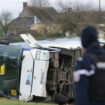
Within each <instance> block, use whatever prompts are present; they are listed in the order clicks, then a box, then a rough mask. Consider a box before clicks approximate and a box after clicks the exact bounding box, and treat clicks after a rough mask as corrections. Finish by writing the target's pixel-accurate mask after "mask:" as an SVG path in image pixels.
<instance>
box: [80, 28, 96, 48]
mask: <svg viewBox="0 0 105 105" xmlns="http://www.w3.org/2000/svg"><path fill="white" fill-rule="evenodd" d="M81 42H82V46H83V47H84V48H86V49H87V48H88V47H89V46H91V45H92V44H93V43H95V42H98V31H97V29H96V28H95V27H94V26H87V27H85V28H84V29H83V30H82V32H81Z"/></svg>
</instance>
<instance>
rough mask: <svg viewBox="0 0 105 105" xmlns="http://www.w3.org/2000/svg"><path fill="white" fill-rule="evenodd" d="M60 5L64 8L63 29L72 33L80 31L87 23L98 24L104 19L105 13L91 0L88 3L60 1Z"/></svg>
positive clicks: (61, 19) (61, 17)
mask: <svg viewBox="0 0 105 105" xmlns="http://www.w3.org/2000/svg"><path fill="white" fill-rule="evenodd" d="M58 4H59V7H60V8H61V10H62V16H60V19H59V23H60V24H61V28H62V31H63V32H64V33H65V32H68V31H69V33H70V34H72V33H77V34H79V33H80V30H81V28H83V27H84V26H85V25H87V24H92V25H93V24H94V25H96V24H98V23H99V20H101V21H104V20H105V19H104V13H103V12H102V11H101V13H103V15H100V13H99V11H98V9H97V7H95V6H94V4H93V3H92V2H91V1H89V2H88V3H86V4H82V3H80V2H76V3H74V5H71V3H67V4H64V3H63V2H61V1H60V2H59V3H58Z"/></svg>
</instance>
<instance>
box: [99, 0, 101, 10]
mask: <svg viewBox="0 0 105 105" xmlns="http://www.w3.org/2000/svg"><path fill="white" fill-rule="evenodd" d="M100 11H101V0H99V12H100Z"/></svg>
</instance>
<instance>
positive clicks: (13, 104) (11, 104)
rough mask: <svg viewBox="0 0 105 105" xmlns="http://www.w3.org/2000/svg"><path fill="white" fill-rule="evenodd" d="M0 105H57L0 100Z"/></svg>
mask: <svg viewBox="0 0 105 105" xmlns="http://www.w3.org/2000/svg"><path fill="white" fill-rule="evenodd" d="M0 105H57V104H46V103H34V102H21V101H18V100H14V99H7V98H0Z"/></svg>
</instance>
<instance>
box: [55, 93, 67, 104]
mask: <svg viewBox="0 0 105 105" xmlns="http://www.w3.org/2000/svg"><path fill="white" fill-rule="evenodd" d="M55 102H57V103H59V104H66V103H68V97H66V96H64V95H60V94H57V95H55Z"/></svg>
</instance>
